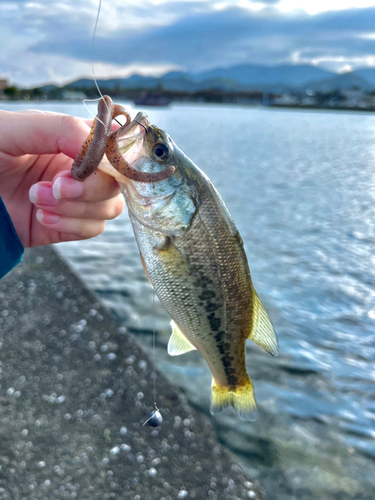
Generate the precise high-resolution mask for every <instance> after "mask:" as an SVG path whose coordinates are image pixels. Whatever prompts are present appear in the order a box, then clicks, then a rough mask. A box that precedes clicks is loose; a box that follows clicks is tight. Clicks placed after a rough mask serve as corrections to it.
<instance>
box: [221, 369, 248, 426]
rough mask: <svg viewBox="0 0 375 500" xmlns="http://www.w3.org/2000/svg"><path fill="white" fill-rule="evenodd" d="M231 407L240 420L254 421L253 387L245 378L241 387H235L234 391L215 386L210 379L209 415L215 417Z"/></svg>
mask: <svg viewBox="0 0 375 500" xmlns="http://www.w3.org/2000/svg"><path fill="white" fill-rule="evenodd" d="M228 406H232V407H233V408H234V409H235V410H236V411H237V413H238V415H239V417H240V418H241V419H242V420H256V418H257V412H256V407H257V405H256V402H255V397H254V387H253V384H252V382H251V380H250V377H249V376H247V380H246V381H245V383H244V384H243V385H241V386H238V387H236V391H235V392H234V391H233V390H230V388H229V387H225V386H221V385H218V384H216V382H215V379H212V394H211V413H212V415H215V414H216V413H219V412H220V411H221V410H224V409H225V408H228Z"/></svg>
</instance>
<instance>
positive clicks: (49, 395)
mask: <svg viewBox="0 0 375 500" xmlns="http://www.w3.org/2000/svg"><path fill="white" fill-rule="evenodd" d="M152 387H153V382H152V363H150V361H149V360H148V359H147V356H146V355H145V354H144V353H143V352H142V350H141V349H140V348H139V347H138V346H137V345H136V343H135V342H134V340H133V339H132V337H131V336H130V335H129V334H128V333H127V332H126V328H125V327H124V326H121V325H119V324H118V323H117V322H116V320H115V319H114V318H113V317H112V316H111V314H110V313H109V312H108V310H107V309H105V308H104V306H103V305H102V304H100V303H99V301H98V298H97V297H96V296H95V295H94V294H92V293H91V292H90V291H88V290H87V289H86V288H85V286H84V284H83V283H82V282H81V280H80V279H79V278H78V277H77V276H76V275H75V274H74V273H73V272H72V271H71V270H70V269H69V267H68V266H67V265H66V264H65V263H64V262H63V261H62V260H61V258H60V257H59V256H58V255H57V254H56V253H55V251H54V250H53V249H51V248H42V249H33V250H29V251H27V252H26V254H25V257H24V261H23V263H22V264H21V265H20V266H18V267H17V268H16V269H14V270H13V271H12V272H11V273H10V274H9V275H8V276H6V277H5V278H3V279H2V280H1V281H0V499H11V500H26V499H27V500H57V499H59V500H60V499H61V500H63V499H71V498H72V499H73V498H76V499H79V500H96V499H98V500H99V499H100V500H107V499H117V500H120V499H121V500H127V499H132V500H175V499H176V500H179V499H185V498H186V499H188V500H189V499H197V500H206V499H209V500H210V499H212V500H215V499H216V500H221V499H223V500H224V499H225V500H240V499H241V500H242V499H249V498H250V499H259V500H262V499H263V498H264V496H263V495H262V493H261V492H260V491H259V489H258V487H257V485H256V484H254V483H253V482H252V481H251V479H250V478H249V477H248V476H247V475H246V473H245V472H244V471H243V469H242V468H241V466H240V465H239V464H238V462H237V460H236V458H235V457H234V456H233V455H232V454H231V453H230V452H229V451H227V450H226V449H224V448H223V447H221V446H220V445H219V444H218V443H217V441H216V437H215V433H214V431H213V428H212V426H211V424H210V423H209V421H208V420H207V419H206V418H205V417H203V416H202V415H199V414H197V413H196V412H195V411H194V410H192V409H191V408H190V407H189V406H188V404H187V402H186V399H185V397H184V395H182V394H181V393H180V392H179V391H178V390H177V389H176V388H175V387H173V386H171V384H170V383H169V382H167V381H166V379H165V378H164V377H163V376H162V374H158V377H157V387H158V406H159V408H160V409H161V412H162V414H163V418H164V422H163V424H162V426H161V427H159V428H156V429H155V428H152V427H149V426H147V425H146V426H143V425H142V424H143V422H144V421H145V420H146V419H147V418H148V416H149V415H150V412H151V410H152V406H153V389H152Z"/></svg>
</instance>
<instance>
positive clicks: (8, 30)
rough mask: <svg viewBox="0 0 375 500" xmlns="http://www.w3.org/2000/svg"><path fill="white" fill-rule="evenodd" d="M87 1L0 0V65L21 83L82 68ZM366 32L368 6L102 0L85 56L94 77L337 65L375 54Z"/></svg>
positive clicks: (90, 7)
mask: <svg viewBox="0 0 375 500" xmlns="http://www.w3.org/2000/svg"><path fill="white" fill-rule="evenodd" d="M46 3H48V9H47V8H46V5H45V4H46ZM267 4H268V5H267ZM281 4H282V2H281V3H280V5H281ZM5 6H7V7H6V8H5ZM96 8H97V2H96V0H95V1H93V0H81V1H80V2H79V5H77V2H73V0H66V1H64V2H59V1H57V2H53V3H51V2H47V0H42V1H40V0H39V1H37V2H34V3H29V2H27V3H25V2H22V1H17V2H14V1H12V2H3V1H2V0H0V36H1V37H2V39H3V40H4V39H7V40H10V42H9V45H8V44H7V47H5V48H4V49H2V53H1V54H0V68H4V69H5V71H9V72H10V73H11V74H13V75H15V74H17V80H19V78H20V77H21V75H22V67H21V65H22V66H23V70H24V72H25V75H27V78H26V79H27V80H28V81H31V80H32V79H33V77H32V74H33V72H34V81H36V80H37V78H38V74H39V76H40V79H39V80H38V81H39V82H41V81H43V80H42V77H43V78H45V77H46V76H47V75H46V73H48V74H49V75H50V76H49V78H56V79H57V80H60V81H61V79H69V76H68V75H70V78H75V77H78V76H81V75H82V74H86V75H87V74H88V73H87V72H88V71H89V67H90V57H91V38H92V30H93V26H94V22H95V16H96ZM2 14H3V15H2ZM4 16H5V17H6V20H4V19H5V18H4ZM374 32H375V8H373V7H372V8H363V9H354V8H353V9H346V10H341V11H330V12H322V13H320V14H316V15H314V16H311V15H309V14H307V13H306V12H302V11H300V10H299V11H293V12H283V11H282V10H280V8H279V4H278V3H277V1H273V0H271V1H263V2H261V3H260V2H251V1H247V0H238V1H235V0H233V1H231V2H224V1H221V2H220V1H213V0H201V1H199V0H184V1H168V0H164V1H160V0H143V1H142V2H139V1H138V0H130V1H128V2H126V3H124V2H123V0H112V2H111V3H108V2H103V8H102V12H101V16H100V20H99V25H98V31H97V37H96V39H95V43H94V50H93V61H94V63H95V65H96V67H98V68H101V70H100V71H103V72H102V73H98V76H101V77H102V76H104V75H105V74H106V75H107V76H108V77H109V76H115V75H116V74H118V75H120V74H125V73H126V71H127V69H126V68H129V67H130V66H131V67H132V68H135V67H139V69H140V70H141V71H142V69H143V70H144V71H146V70H147V69H148V70H149V71H153V69H154V70H155V71H158V70H159V71H160V70H161V68H170V69H171V68H182V69H186V70H189V71H195V70H204V69H209V68H213V67H217V66H230V65H234V64H243V63H255V64H280V63H286V62H313V63H317V64H322V65H324V66H325V67H330V68H331V69H332V68H333V69H340V68H341V67H344V66H345V65H346V64H347V63H348V62H350V64H351V65H352V66H354V67H355V66H356V65H358V64H360V65H363V64H364V62H366V61H368V60H369V57H370V56H373V55H374V54H375V40H374V39H372V38H371V37H366V35H367V34H369V33H374ZM20 34H22V35H20ZM4 37H5V38H4ZM356 62H357V63H358V64H357V63H356ZM17 64H18V70H17V69H16V67H17ZM33 68H34V69H33ZM43 68H44V69H43ZM51 68H53V70H51ZM59 68H60V70H59ZM4 69H3V71H4ZM47 70H49V72H48V71H47ZM106 71H108V73H106ZM59 73H60V75H59Z"/></svg>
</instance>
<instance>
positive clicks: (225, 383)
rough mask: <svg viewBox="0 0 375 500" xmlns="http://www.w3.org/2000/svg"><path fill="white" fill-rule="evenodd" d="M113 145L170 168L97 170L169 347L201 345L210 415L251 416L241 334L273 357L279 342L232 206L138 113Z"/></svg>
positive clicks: (143, 164)
mask: <svg viewBox="0 0 375 500" xmlns="http://www.w3.org/2000/svg"><path fill="white" fill-rule="evenodd" d="M117 147H118V149H119V151H120V153H121V155H122V157H123V159H124V161H125V163H126V165H131V168H132V169H134V171H137V172H145V173H147V174H150V175H154V176H156V177H157V176H158V175H159V174H160V173H163V172H166V171H168V174H165V175H167V176H166V177H164V178H163V174H161V177H160V179H161V180H158V181H157V182H140V181H138V180H135V177H133V178H132V179H130V178H128V177H125V176H124V175H123V174H121V169H119V168H118V165H117V163H116V162H113V161H112V162H110V161H109V160H108V158H107V156H104V158H103V160H102V162H101V164H100V166H99V168H100V169H101V170H103V171H104V172H106V173H108V174H110V175H112V176H113V177H115V179H116V180H117V181H118V183H119V185H120V189H121V191H122V193H123V195H124V197H125V201H126V204H127V208H128V213H129V218H130V220H131V223H132V226H133V230H134V234H135V238H136V241H137V244H138V248H139V252H140V257H141V261H142V265H143V268H144V271H145V273H146V276H147V278H148V280H149V282H150V284H151V286H152V287H153V289H154V291H155V293H156V295H157V296H158V298H159V300H160V302H161V304H162V306H163V307H164V309H165V310H166V311H167V313H168V314H169V316H170V317H171V327H172V334H171V337H170V339H169V343H168V353H169V354H170V355H171V356H178V355H181V354H184V353H186V352H189V351H192V350H197V351H199V352H200V353H201V355H202V356H203V358H204V359H205V361H206V362H207V365H208V367H209V369H210V370H211V373H212V393H211V408H210V409H211V413H212V414H217V413H218V412H220V411H222V410H223V409H225V408H227V407H230V406H231V407H233V408H234V409H235V410H236V411H237V413H238V415H239V417H240V418H241V419H243V420H253V419H254V418H255V417H256V400H255V395H254V387H253V383H252V381H251V379H250V377H249V375H248V373H247V370H246V360H245V343H246V340H247V339H251V340H252V341H253V342H255V344H257V345H258V346H260V347H261V348H262V349H264V350H265V351H266V352H268V353H269V354H271V355H273V356H277V354H278V351H279V346H278V340H277V336H276V333H275V330H274V328H273V325H272V323H271V321H270V319H269V316H268V314H267V312H266V310H265V308H264V306H263V304H262V302H261V300H260V298H259V296H258V294H257V292H256V291H255V288H254V285H253V283H252V279H251V275H250V269H249V264H248V260H247V257H246V253H245V250H244V244H243V241H242V238H241V236H240V234H239V232H238V229H237V228H236V226H235V223H234V221H233V219H232V217H231V215H230V213H229V210H228V208H227V207H226V205H225V203H224V201H223V199H222V198H221V196H220V194H219V192H218V191H217V189H216V188H215V187H214V185H213V184H212V182H211V181H210V179H209V178H208V177H207V175H206V174H205V173H204V172H203V171H202V170H200V169H199V167H198V166H197V165H195V164H194V163H193V161H192V160H191V159H190V158H189V157H188V156H187V155H186V154H185V153H184V152H183V151H182V150H181V149H180V148H179V147H178V146H177V145H176V143H175V142H174V141H173V140H172V138H171V137H170V136H169V135H168V134H167V133H166V132H165V131H164V130H162V129H160V128H158V127H157V126H156V125H153V124H151V122H150V121H149V119H148V117H147V115H146V114H145V113H142V112H141V113H138V114H137V116H136V117H135V119H134V120H133V121H132V122H131V123H130V124H128V125H127V126H126V127H124V128H123V129H122V130H120V133H119V134H118V137H117ZM107 153H108V148H107ZM108 155H109V154H108ZM142 175H144V176H145V175H146V174H142ZM156 177H155V178H156Z"/></svg>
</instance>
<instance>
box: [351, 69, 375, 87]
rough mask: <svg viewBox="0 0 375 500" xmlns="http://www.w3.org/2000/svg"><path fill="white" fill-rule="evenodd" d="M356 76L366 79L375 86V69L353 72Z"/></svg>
mask: <svg viewBox="0 0 375 500" xmlns="http://www.w3.org/2000/svg"><path fill="white" fill-rule="evenodd" d="M353 73H354V74H355V75H358V76H361V77H362V78H365V80H367V81H368V82H369V83H372V84H373V85H375V68H362V69H357V70H355V71H353Z"/></svg>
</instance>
